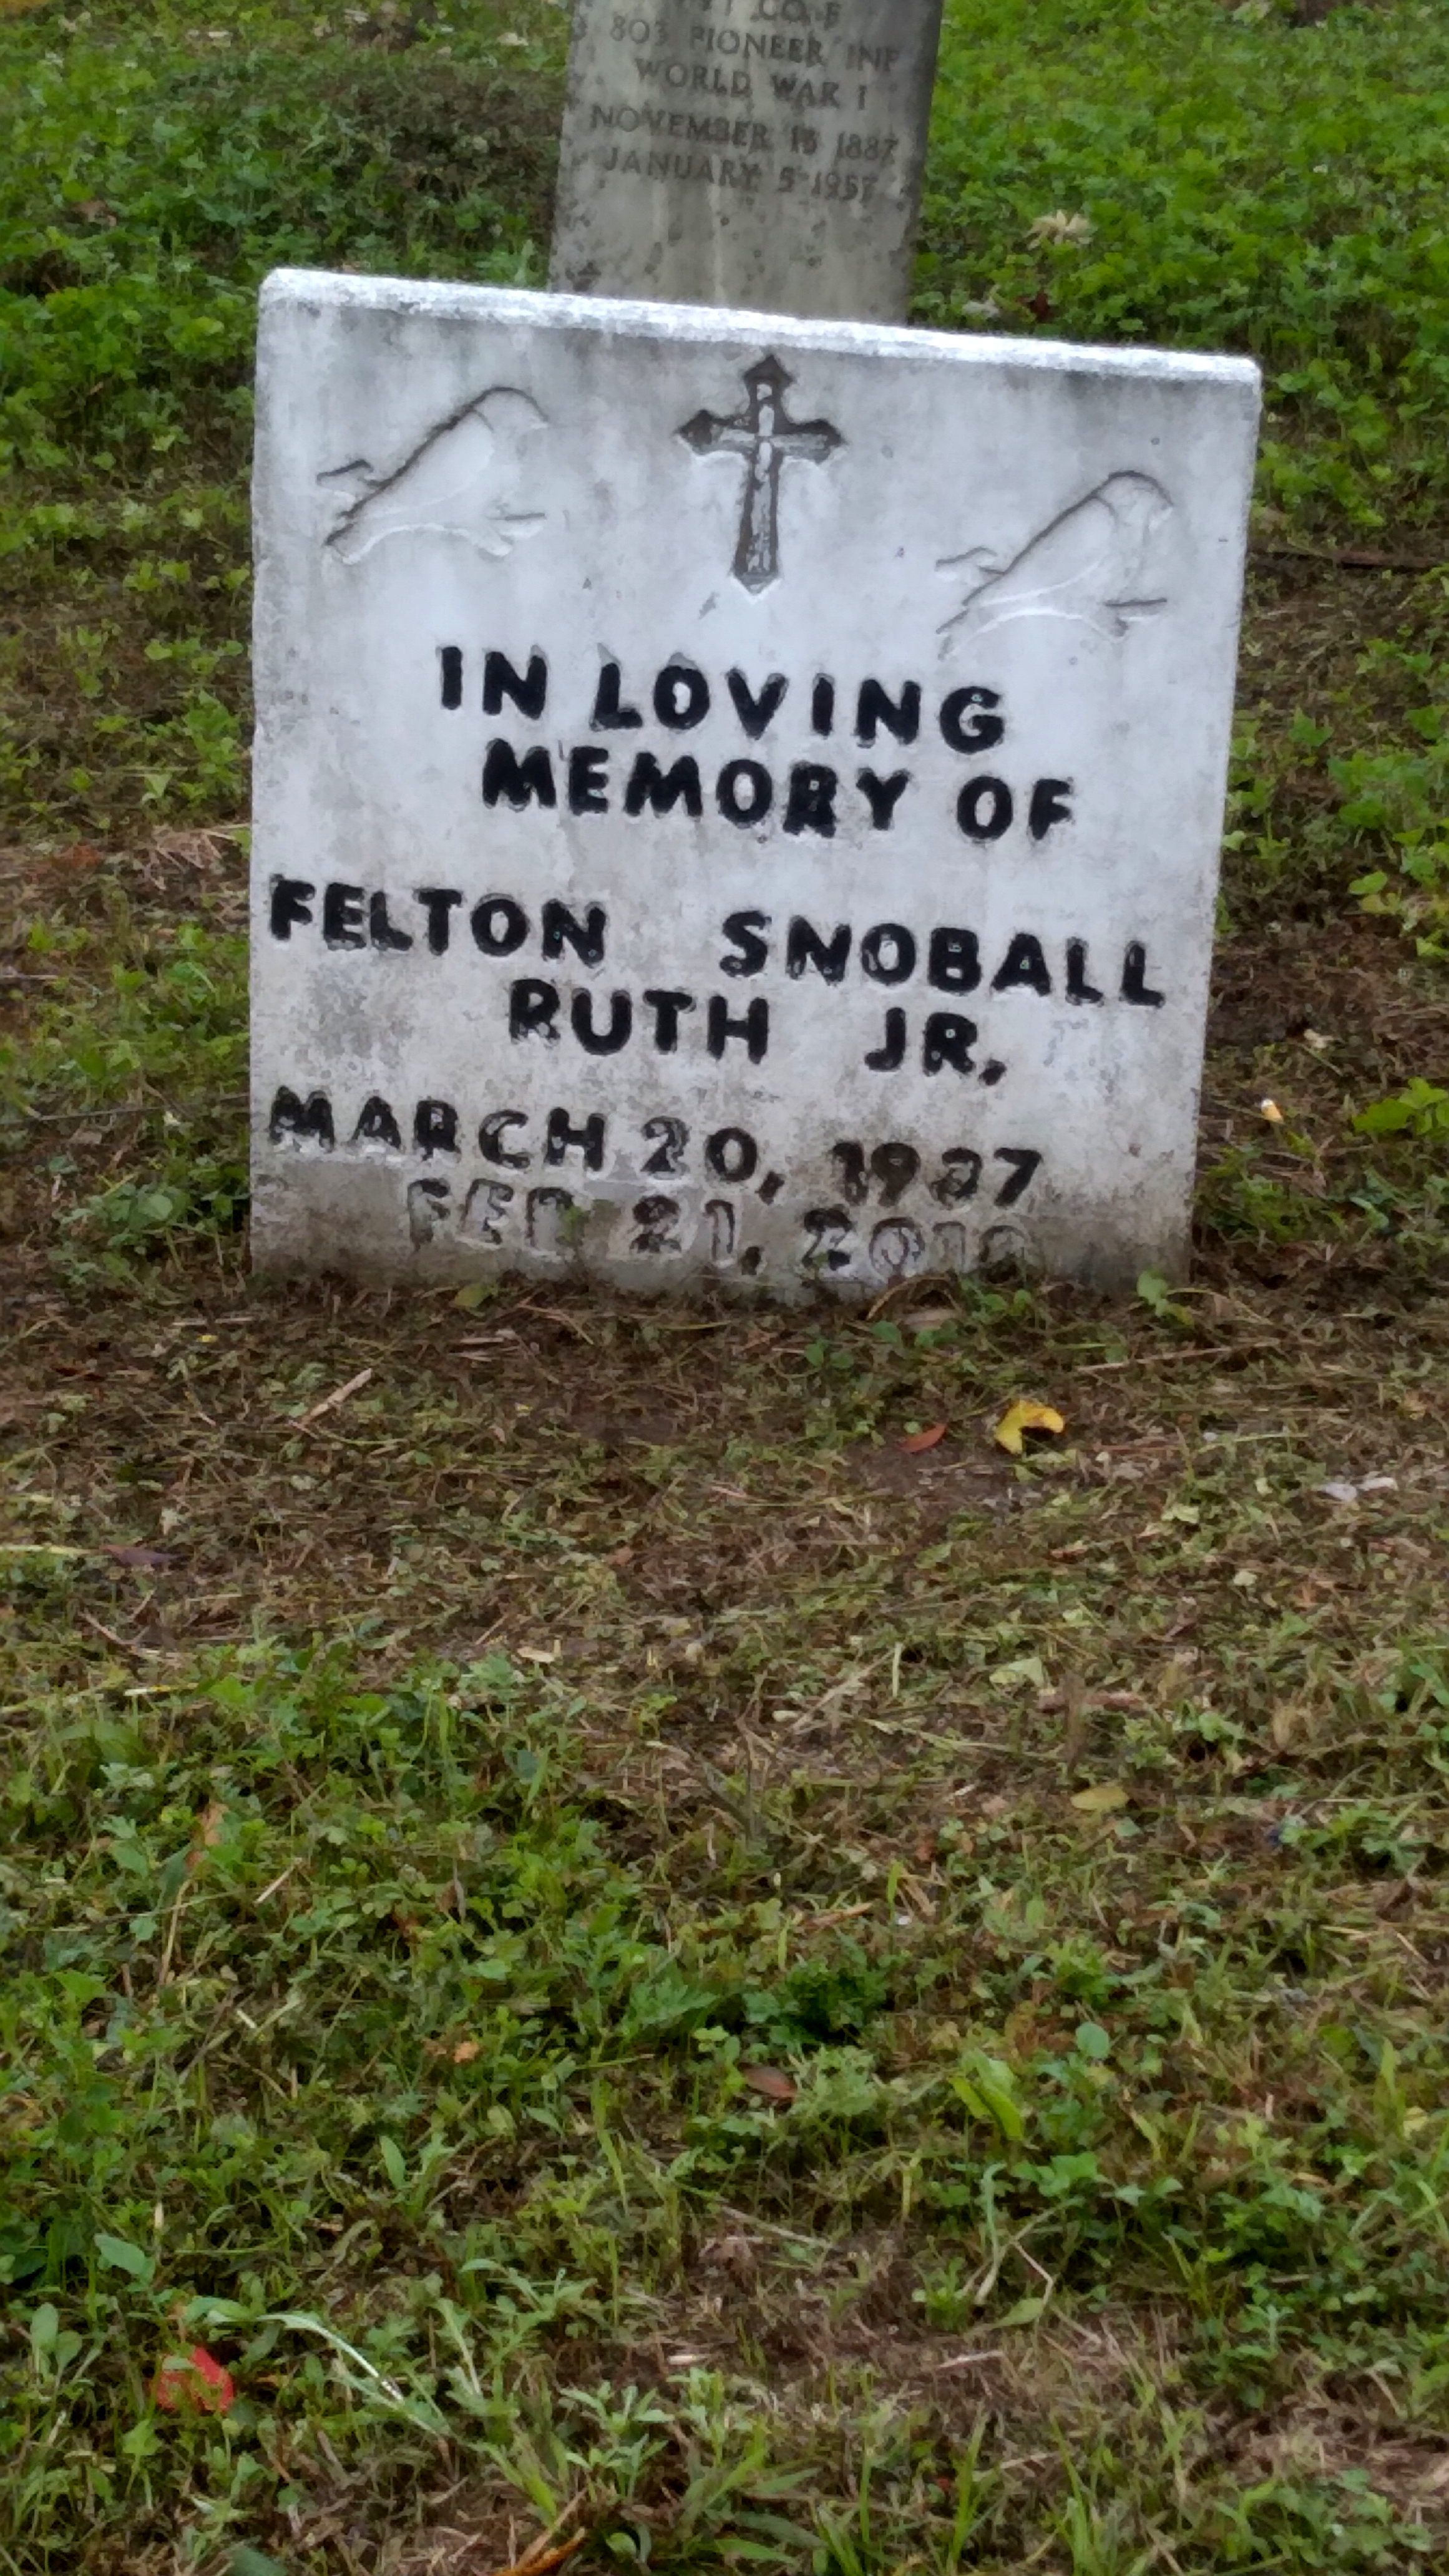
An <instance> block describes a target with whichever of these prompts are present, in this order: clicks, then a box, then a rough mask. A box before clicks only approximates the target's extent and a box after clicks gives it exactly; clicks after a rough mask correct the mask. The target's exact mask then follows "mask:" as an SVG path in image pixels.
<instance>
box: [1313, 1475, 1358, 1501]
mask: <svg viewBox="0 0 1449 2576" xmlns="http://www.w3.org/2000/svg"><path fill="white" fill-rule="evenodd" d="M1318 1490H1319V1492H1320V1494H1326V1495H1327V1496H1328V1499H1329V1501H1330V1502H1331V1503H1356V1502H1357V1501H1358V1487H1357V1485H1351V1484H1350V1483H1349V1481H1348V1478H1347V1477H1346V1476H1334V1477H1331V1478H1330V1479H1329V1482H1328V1483H1327V1484H1326V1485H1320V1486H1319V1488H1318Z"/></svg>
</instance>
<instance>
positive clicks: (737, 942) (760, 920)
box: [719, 912, 771, 975]
mask: <svg viewBox="0 0 1449 2576" xmlns="http://www.w3.org/2000/svg"><path fill="white" fill-rule="evenodd" d="M770 919H771V916H770V914H769V913H768V912H730V913H726V915H725V918H724V923H723V929H724V935H725V937H726V939H728V940H730V941H731V942H732V943H733V945H734V946H735V947H736V948H737V949H738V950H739V952H740V953H739V955H738V957H722V958H721V959H720V961H719V963H720V973H721V974H722V975H758V974H759V972H760V970H761V968H762V967H763V966H764V964H765V961H766V959H767V958H768V956H769V954H770V943H769V941H768V939H762V938H761V937H760V932H761V931H762V930H768V929H769V927H770Z"/></svg>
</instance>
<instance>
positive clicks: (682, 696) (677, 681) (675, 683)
mask: <svg viewBox="0 0 1449 2576" xmlns="http://www.w3.org/2000/svg"><path fill="white" fill-rule="evenodd" d="M654 712H655V714H656V716H657V717H658V719H659V721H660V723H661V724H662V725H667V726H668V728H669V731H670V732H671V733H688V731H689V728H690V726H691V725H697V724H703V722H704V719H705V717H706V716H707V715H708V713H709V682H708V680H707V679H706V678H705V676H704V673H703V671H697V670H696V669H695V667H694V664H693V663H692V662H666V663H665V665H664V668H663V670H662V671H661V672H660V674H659V677H658V679H657V680H656V681H655V683H654Z"/></svg>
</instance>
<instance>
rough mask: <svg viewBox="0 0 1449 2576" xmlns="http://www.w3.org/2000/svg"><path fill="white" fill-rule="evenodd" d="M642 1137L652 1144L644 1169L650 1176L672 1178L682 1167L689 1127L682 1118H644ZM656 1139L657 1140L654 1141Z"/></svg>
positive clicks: (674, 1177) (676, 1175)
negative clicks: (652, 1148) (651, 1151)
mask: <svg viewBox="0 0 1449 2576" xmlns="http://www.w3.org/2000/svg"><path fill="white" fill-rule="evenodd" d="M644 1139H645V1142H646V1144H650V1145H653V1147H654V1151H653V1153H652V1154H651V1155H650V1156H649V1157H648V1159H647V1161H646V1163H645V1165H644V1169H645V1171H646V1172H648V1173H649V1174H650V1176H651V1178H652V1177H654V1176H655V1175H657V1176H658V1177H659V1178H660V1179H662V1180H674V1179H676V1178H677V1177H678V1175H679V1174H680V1173H681V1172H682V1171H683V1169H684V1149H685V1146H686V1145H687V1144H688V1143H689V1129H688V1128H687V1127H686V1125H685V1123H684V1120H683V1119H682V1118H646V1119H645V1121H644ZM656 1140H657V1141H656Z"/></svg>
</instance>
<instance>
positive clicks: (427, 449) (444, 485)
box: [317, 385, 547, 564]
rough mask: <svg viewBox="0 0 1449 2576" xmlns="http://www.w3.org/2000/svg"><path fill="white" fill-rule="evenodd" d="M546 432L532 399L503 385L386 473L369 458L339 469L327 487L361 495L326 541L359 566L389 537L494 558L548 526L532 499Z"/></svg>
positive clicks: (327, 477) (323, 478)
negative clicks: (433, 540)
mask: <svg viewBox="0 0 1449 2576" xmlns="http://www.w3.org/2000/svg"><path fill="white" fill-rule="evenodd" d="M546 427H547V422H546V421H545V419H544V415H543V413H542V412H541V411H540V410H539V408H538V405H537V403H536V402H535V401H534V400H533V397H532V396H531V395H530V394H525V393H519V392H518V391H517V390H516V388H515V387H513V386H512V385H494V386H491V387H490V389H489V390H488V392H487V393H482V394H478V395H477V396H475V398H474V399H473V400H472V401H471V402H468V403H465V404H464V406H463V409H462V410H461V411H456V412H453V413H451V414H450V416H449V417H448V419H447V420H443V421H440V422H439V423H438V425H437V427H436V428H434V429H430V430H429V431H428V434H427V436H426V438H423V439H420V440H419V442H418V444H417V446H416V447H414V448H413V449H412V450H411V451H410V453H409V454H408V455H407V456H405V457H404V458H403V460H402V463H401V464H400V465H395V466H393V467H391V468H390V469H389V470H388V471H386V472H381V473H380V472H378V471H376V470H375V469H374V467H373V465H372V464H371V462H370V461H369V459H368V458H366V457H357V458H354V460H353V462H352V463H351V464H350V465H338V466H334V467H333V468H332V470H331V472H330V473H327V474H320V475H319V476H318V478H317V479H318V481H319V483H324V484H328V485H334V486H336V487H337V488H338V489H339V490H345V489H346V488H347V487H348V486H351V487H352V497H351V498H350V499H349V501H348V503H347V506H346V508H345V509H344V510H343V512H342V514H341V517H340V518H338V519H337V520H336V522H335V523H334V525H333V526H332V527H331V528H330V529H329V531H328V534H327V539H326V542H327V544H328V545H329V546H331V547H332V548H333V549H334V550H335V552H336V553H337V554H338V555H340V556H341V558H342V561H343V562H344V563H349V564H350V563H359V562H360V561H361V559H362V557H363V556H364V555H367V554H371V552H372V549H373V547H374V546H378V545H381V544H382V542H383V540H384V539H385V538H387V537H421V536H429V537H457V538H459V539H461V541H462V542H463V544H465V545H469V546H472V547H474V548H475V549H476V551H477V552H478V553H479V554H482V555H492V556H493V557H494V558H495V559H498V558H501V557H502V556H504V555H509V554H511V553H512V551H513V549H514V547H515V546H516V545H517V544H518V543H519V541H520V540H521V539H522V538H524V537H532V536H536V535H537V533H538V530H539V529H540V528H541V527H542V526H543V523H544V517H545V513H544V512H543V511H542V510H529V509H522V508H519V507H518V506H516V505H517V504H518V503H519V502H520V501H521V500H522V499H523V498H524V497H525V491H526V486H527V481H528V477H529V475H530V472H531V471H533V472H536V466H535V459H534V451H535V450H536V448H537V446H538V444H539V436H540V433H541V432H542V431H543V430H544V429H545V428H546Z"/></svg>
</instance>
